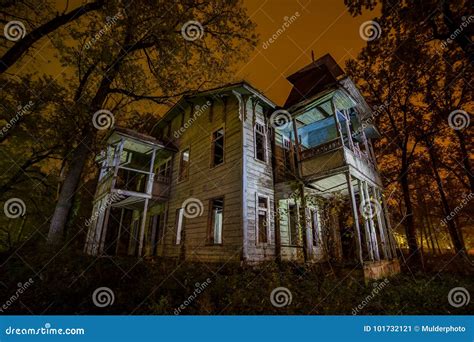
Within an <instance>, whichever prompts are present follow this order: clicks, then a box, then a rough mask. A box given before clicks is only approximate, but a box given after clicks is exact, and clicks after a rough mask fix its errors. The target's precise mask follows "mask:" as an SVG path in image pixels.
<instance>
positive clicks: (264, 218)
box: [257, 197, 268, 243]
mask: <svg viewBox="0 0 474 342" xmlns="http://www.w3.org/2000/svg"><path fill="white" fill-rule="evenodd" d="M257 210H258V242H259V243H267V242H268V200H267V199H266V198H265V197H258V208H257Z"/></svg>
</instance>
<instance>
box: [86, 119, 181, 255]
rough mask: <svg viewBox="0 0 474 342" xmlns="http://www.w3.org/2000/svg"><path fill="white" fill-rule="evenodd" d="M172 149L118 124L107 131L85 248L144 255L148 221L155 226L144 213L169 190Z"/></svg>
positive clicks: (92, 251) (160, 202)
mask: <svg viewBox="0 0 474 342" xmlns="http://www.w3.org/2000/svg"><path fill="white" fill-rule="evenodd" d="M172 155H173V150H172V149H170V148H166V147H164V146H163V145H162V144H161V143H160V142H159V141H157V140H156V139H154V138H153V137H150V136H146V135H143V134H137V133H136V132H133V131H130V130H127V129H122V128H116V129H115V130H114V131H113V132H112V133H111V134H110V136H109V137H108V139H107V145H106V148H105V150H104V151H103V152H101V154H100V155H99V157H98V158H97V159H96V161H97V162H98V163H100V165H101V169H100V174H99V180H98V185H97V190H96V194H95V196H94V208H93V212H92V216H91V219H90V221H89V224H88V226H89V229H88V233H87V237H86V244H85V247H84V252H85V253H87V254H91V255H101V254H107V255H117V254H125V255H143V253H144V248H145V247H146V246H145V245H146V241H145V236H146V227H147V226H146V224H147V222H148V224H149V227H150V228H149V229H150V230H156V229H157V222H154V223H153V224H151V225H150V220H149V219H147V218H149V216H150V215H149V213H148V212H149V210H150V207H160V206H163V205H164V204H163V203H164V202H165V201H166V200H167V199H168V196H169V185H170V177H171V158H172ZM148 235H153V232H149V234H148ZM150 240H151V238H150ZM155 240H156V239H153V241H155ZM152 249H153V250H155V248H153V247H152Z"/></svg>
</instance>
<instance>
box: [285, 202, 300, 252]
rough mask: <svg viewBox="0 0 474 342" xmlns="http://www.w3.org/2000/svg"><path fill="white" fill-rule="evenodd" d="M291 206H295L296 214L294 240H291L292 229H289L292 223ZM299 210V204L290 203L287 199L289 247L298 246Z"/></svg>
mask: <svg viewBox="0 0 474 342" xmlns="http://www.w3.org/2000/svg"><path fill="white" fill-rule="evenodd" d="M291 206H293V207H294V208H295V214H296V222H295V227H296V241H292V239H291V236H292V232H293V230H292V229H291V225H292V222H293V220H292V217H291V210H290V207H291ZM299 220H300V212H299V206H298V204H297V203H291V202H290V201H288V245H289V246H291V247H298V246H299V235H300V227H299V225H300V222H299Z"/></svg>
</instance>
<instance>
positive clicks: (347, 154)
mask: <svg viewBox="0 0 474 342" xmlns="http://www.w3.org/2000/svg"><path fill="white" fill-rule="evenodd" d="M363 116H364V113H362V112H361V109H360V106H359V105H358V104H357V102H356V101H355V100H354V99H353V98H352V97H351V96H350V95H349V94H348V93H347V92H345V91H343V90H341V89H334V90H329V91H326V92H325V93H324V94H323V95H320V96H319V97H318V98H316V99H313V100H311V101H308V102H307V103H306V104H305V105H304V106H300V107H299V108H298V107H297V108H295V109H294V111H293V112H292V117H293V125H292V127H288V128H286V132H283V133H282V134H283V135H284V136H286V137H289V138H290V139H291V141H293V142H294V143H295V145H296V146H297V148H298V149H299V163H300V165H299V166H300V175H301V176H302V177H303V179H304V180H305V181H309V182H312V181H314V180H317V179H322V178H324V177H328V176H331V175H335V174H338V173H341V172H346V171H347V170H349V169H351V171H354V173H355V174H358V175H359V176H361V177H365V178H368V179H369V180H371V181H373V182H374V183H376V184H380V177H379V175H378V172H377V167H376V165H375V160H374V159H373V152H372V146H371V142H370V140H371V139H372V138H377V137H378V132H377V130H376V128H375V127H374V126H373V125H371V124H368V123H367V122H366V121H367V119H363ZM364 120H365V121H364Z"/></svg>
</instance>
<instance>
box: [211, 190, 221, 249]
mask: <svg viewBox="0 0 474 342" xmlns="http://www.w3.org/2000/svg"><path fill="white" fill-rule="evenodd" d="M209 208H210V234H209V240H210V243H213V244H221V243H222V224H223V218H224V198H223V197H220V198H214V199H212V200H211V201H210V207H209Z"/></svg>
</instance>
